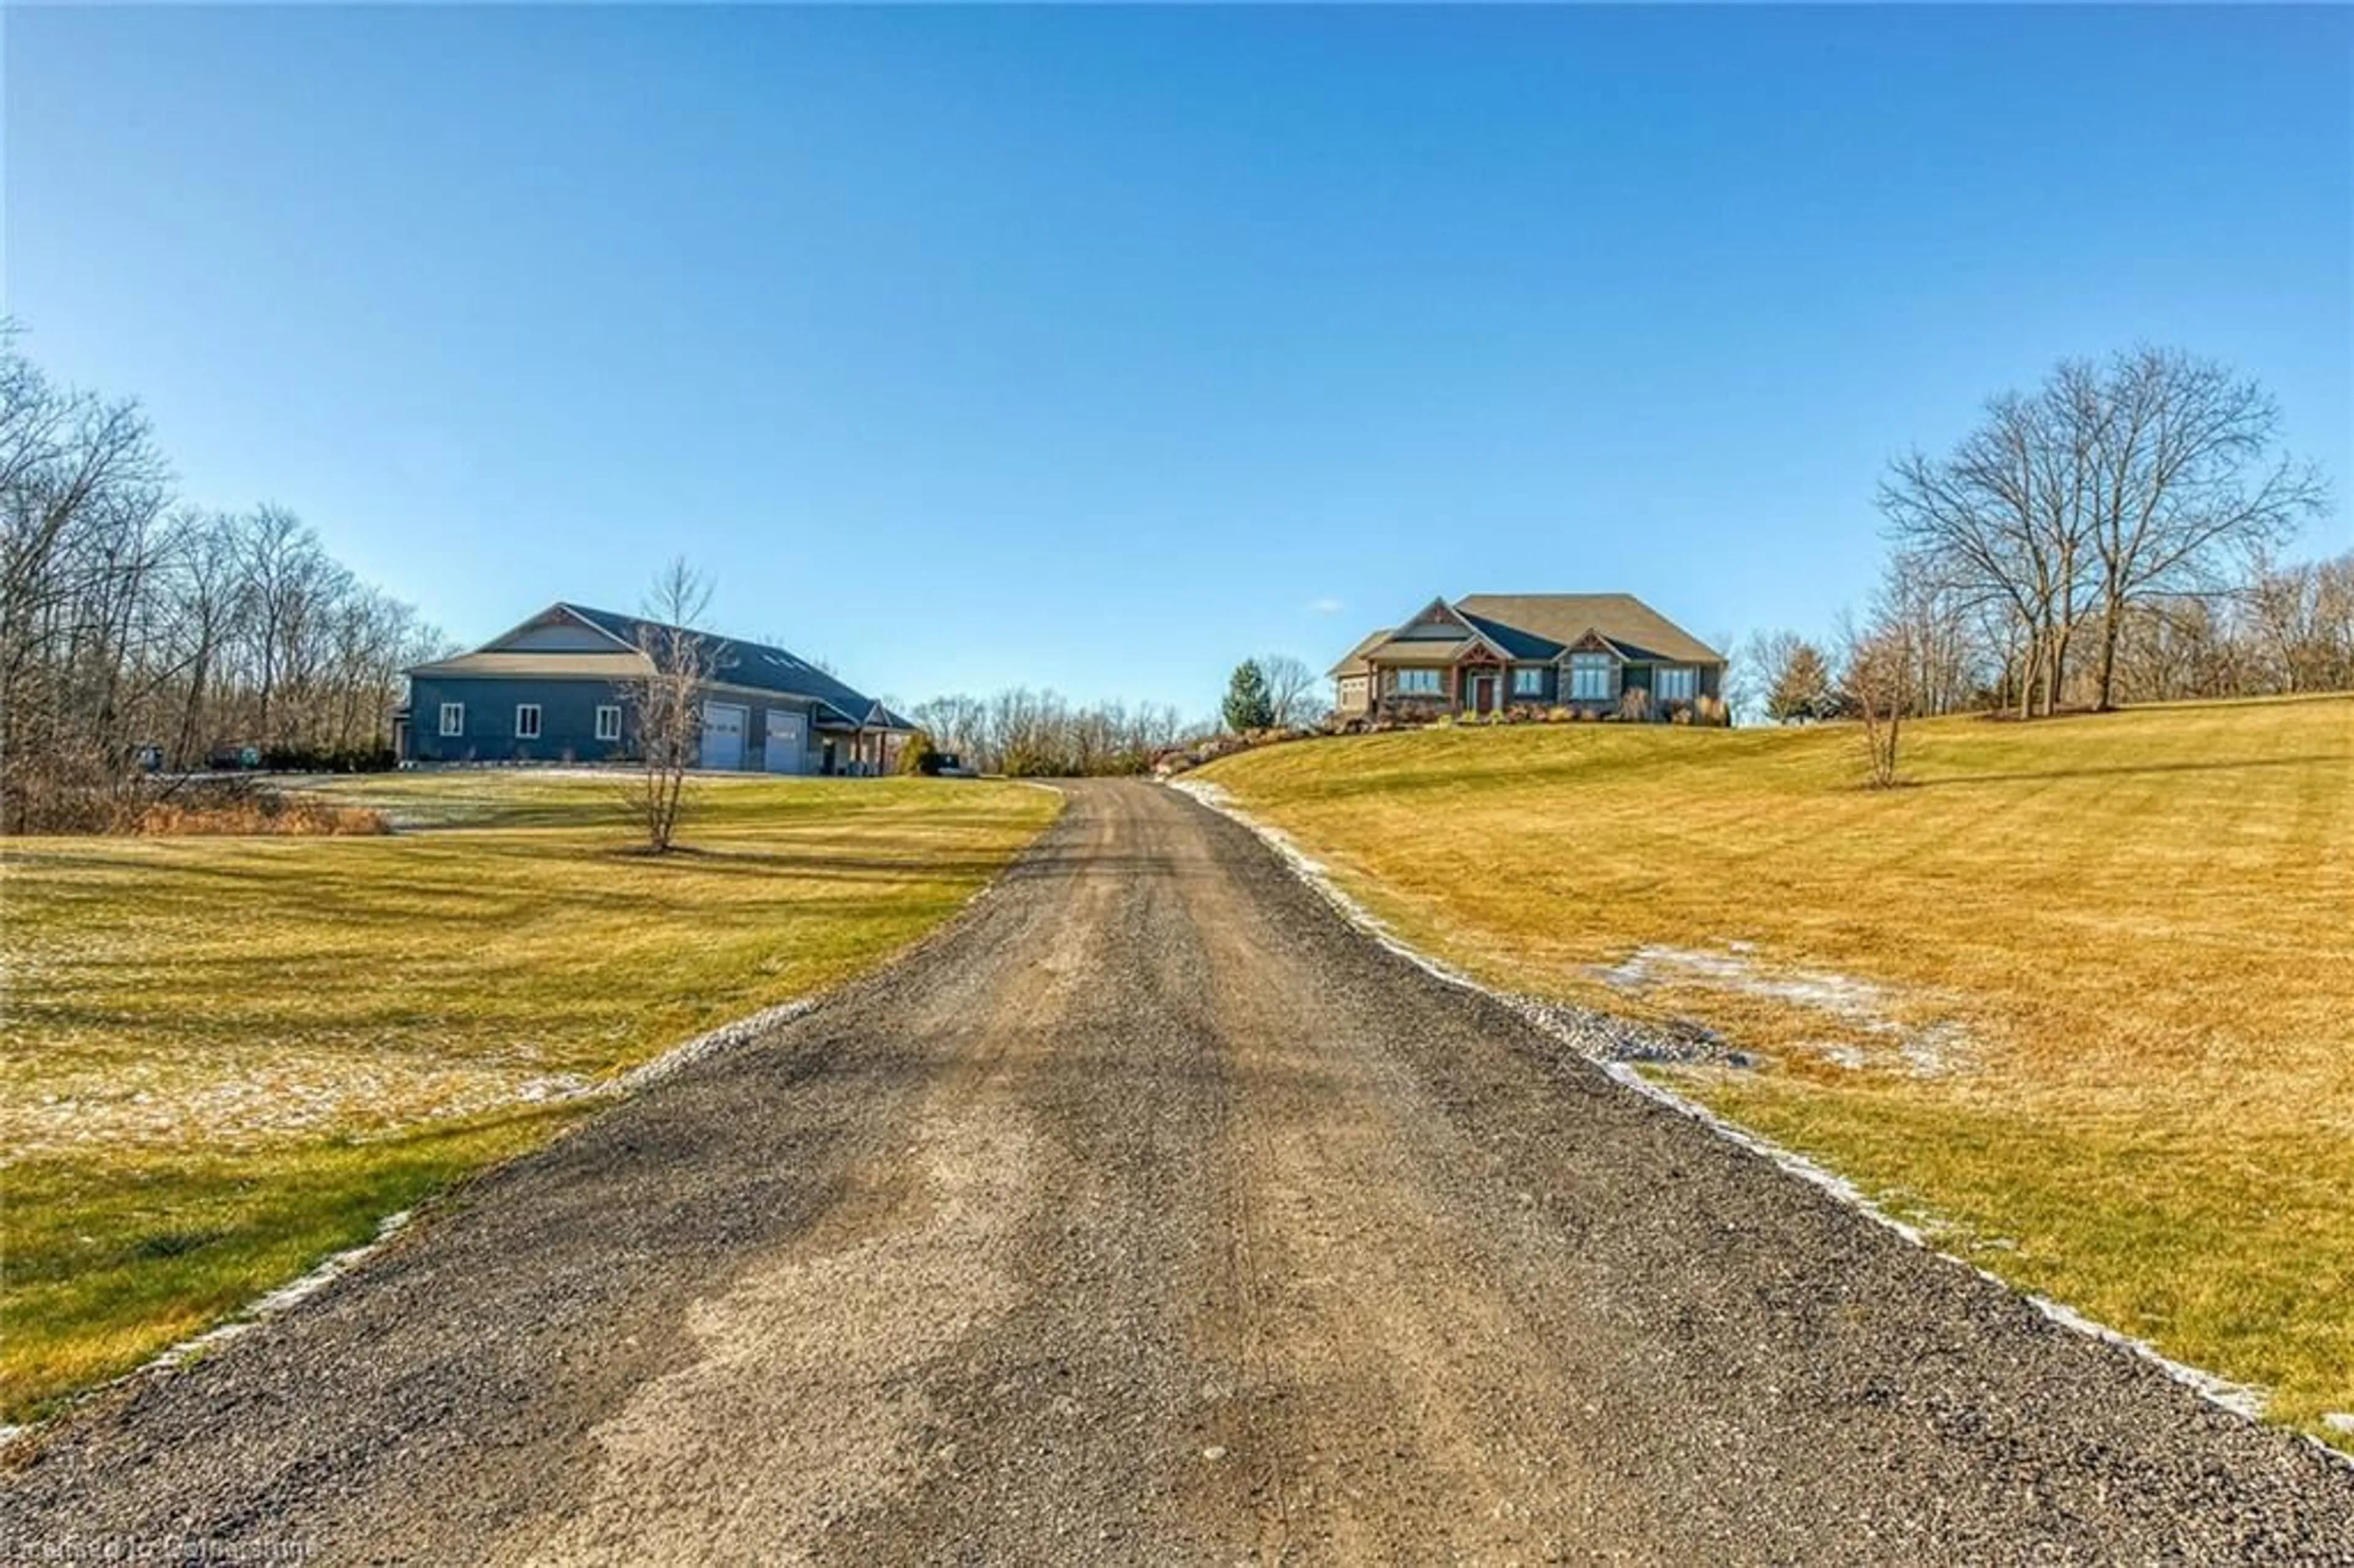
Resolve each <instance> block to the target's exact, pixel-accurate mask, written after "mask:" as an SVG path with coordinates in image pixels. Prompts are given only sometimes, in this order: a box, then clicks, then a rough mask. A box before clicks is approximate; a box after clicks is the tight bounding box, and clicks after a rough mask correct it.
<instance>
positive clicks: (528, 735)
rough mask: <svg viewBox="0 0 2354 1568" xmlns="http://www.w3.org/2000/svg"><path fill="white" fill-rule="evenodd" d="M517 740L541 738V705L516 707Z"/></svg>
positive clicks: (523, 704) (519, 704)
mask: <svg viewBox="0 0 2354 1568" xmlns="http://www.w3.org/2000/svg"><path fill="white" fill-rule="evenodd" d="M515 738H516V739H517V740H537V739H538V738H539V705H538V704H537V703H517V704H516V705H515Z"/></svg>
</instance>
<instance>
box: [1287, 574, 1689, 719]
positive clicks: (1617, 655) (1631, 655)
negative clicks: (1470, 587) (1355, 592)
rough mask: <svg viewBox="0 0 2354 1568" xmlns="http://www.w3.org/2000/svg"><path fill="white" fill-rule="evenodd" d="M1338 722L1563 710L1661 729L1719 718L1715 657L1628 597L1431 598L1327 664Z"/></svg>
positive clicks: (1492, 596)
mask: <svg viewBox="0 0 2354 1568" xmlns="http://www.w3.org/2000/svg"><path fill="white" fill-rule="evenodd" d="M1331 677H1332V681H1333V690H1334V698H1335V706H1336V707H1337V708H1338V710H1339V711H1340V713H1341V716H1343V717H1352V718H1353V717H1362V716H1368V715H1380V716H1391V717H1400V718H1415V717H1430V716H1435V715H1437V714H1458V715H1459V714H1469V715H1481V714H1491V713H1497V712H1500V711H1502V710H1504V709H1508V708H1532V709H1553V708H1568V709H1572V710H1575V711H1580V712H1583V713H1585V714H1588V715H1593V716H1597V717H1599V716H1605V715H1608V716H1617V717H1626V718H1643V719H1654V720H1659V721H1666V720H1670V719H1673V718H1676V717H1678V716H1680V715H1681V716H1684V717H1687V718H1699V719H1702V720H1706V719H1708V718H1710V717H1712V716H1719V717H1721V715H1722V714H1723V695H1724V655H1723V654H1722V653H1720V652H1717V651H1716V650H1715V649H1713V648H1711V647H1709V646H1708V645H1707V644H1706V643H1704V642H1702V641H1700V640H1699V639H1698V638H1696V637H1694V636H1692V635H1691V633H1690V632H1688V631H1686V630H1683V629H1682V628H1681V627H1679V626H1678V625H1676V624H1675V623H1674V622H1673V621H1671V620H1668V618H1667V617H1665V616H1663V615H1661V614H1660V613H1659V611H1658V610H1655V609H1652V608H1651V607H1650V606H1649V605H1647V604H1645V603H1644V602H1643V601H1642V600H1641V599H1637V598H1635V597H1634V596H1633V595H1632V594H1624V593H1532V594H1472V595H1470V596H1469V597H1468V598H1465V599H1457V600H1455V601H1454V602H1453V603H1451V604H1450V603H1448V602H1447V600H1445V599H1433V600H1432V601H1431V602H1430V603H1429V604H1428V605H1427V606H1426V607H1425V608H1424V609H1422V611H1421V612H1420V613H1418V614H1416V616H1414V617H1413V618H1412V619H1411V620H1407V621H1406V622H1405V624H1404V625H1402V626H1397V627H1393V628H1389V629H1387V630H1379V631H1375V632H1373V633H1371V634H1369V635H1368V636H1367V637H1366V638H1365V639H1364V640H1363V641H1361V642H1359V643H1358V644H1357V645H1356V647H1354V648H1352V649H1351V650H1350V651H1349V653H1348V656H1347V657H1346V658H1344V659H1342V660H1341V662H1339V663H1338V664H1335V665H1334V666H1332V669H1331Z"/></svg>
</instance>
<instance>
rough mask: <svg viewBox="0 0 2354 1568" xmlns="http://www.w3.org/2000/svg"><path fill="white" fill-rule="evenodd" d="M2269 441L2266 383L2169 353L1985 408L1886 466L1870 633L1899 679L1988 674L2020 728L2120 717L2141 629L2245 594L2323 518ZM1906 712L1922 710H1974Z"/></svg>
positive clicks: (2088, 369) (1952, 694) (2101, 366)
mask: <svg viewBox="0 0 2354 1568" xmlns="http://www.w3.org/2000/svg"><path fill="white" fill-rule="evenodd" d="M2280 427H2281V417H2280V408H2279V405H2278V404H2277V403H2276V402H2275V401H2274V398H2273V397H2272V395H2271V394H2270V393H2269V392H2267V391H2266V390H2265V389H2264V387H2262V386H2261V385H2260V384H2259V383H2257V382H2255V381H2253V380H2251V379H2248V378H2246V377H2244V376H2240V375H2238V374H2237V373H2235V372H2234V371H2232V370H2231V369H2230V368H2229V367H2228V366H2223V365H2221V364H2219V363H2217V362H2215V361H2212V360H2208V359H2202V358H2200V357H2197V356H2195V355H2190V354H2186V353H2184V352H2182V351H2180V350H2179V349H2171V348H2153V347H2143V348H2137V349H2134V350H2131V351H2129V352H2126V353H2122V354H2118V355H2114V356H2112V357H2111V358H2110V359H2108V360H2107V361H2105V362H2103V363H2097V364H2096V363H2094V362H2092V361H2088V360H2067V361H2063V362H2062V363H2061V364H2060V365H2058V366H2055V367H2054V368H2053V370H2052V373H2051V375H2050V376H2047V377H2045V379H2044V381H2043V383H2042V385H2041V386H2040V387H2037V388H2035V389H2034V390H2033V391H2031V392H2023V393H2022V392H2007V393H2004V394H2002V395H2001V396H1999V397H1994V398H1992V399H1990V400H1989V401H1988V404H1987V408H1986V413H1985V417H1984V418H1982V419H1981V421H1980V422H1979V424H1978V427H1977V428H1976V429H1972V430H1971V431H1970V432H1969V434H1968V435H1967V436H1966V437H1964V438H1963V440H1961V442H1960V443H1959V444H1958V445H1956V447H1955V448H1954V450H1952V451H1950V452H1949V453H1946V455H1944V456H1931V455H1929V454H1926V453H1924V452H1919V451H1915V452H1913V453H1911V454H1909V455H1908V456H1906V457H1904V458H1903V459H1900V460H1899V461H1897V462H1895V463H1894V464H1893V465H1892V468H1891V471H1890V472H1889V474H1888V477H1887V479H1886V481H1885V482H1883V484H1882V487H1881V493H1880V507H1881V511H1882V514H1883V516H1884V517H1885V518H1886V519H1887V524H1888V533H1889V537H1890V541H1891V543H1892V545H1893V557H1892V561H1891V564H1890V567H1889V572H1888V579H1887V582H1886V583H1885V584H1884V586H1883V588H1882V592H1881V595H1880V598H1879V602H1877V603H1876V604H1875V605H1874V606H1873V609H1872V615H1871V617H1870V621H1871V628H1877V629H1878V630H1880V631H1882V632H1885V633H1887V634H1888V636H1889V637H1890V638H1896V637H1898V636H1899V635H1900V633H1901V640H1903V641H1905V642H1906V643H1907V644H1908V648H1907V654H1908V656H1907V659H1906V660H1905V661H1904V662H1905V664H1906V665H1907V667H1908V668H1910V669H1911V670H1912V671H1913V672H1914V673H1917V674H1920V675H1923V676H1924V677H1926V678H1929V679H1932V680H1935V679H1937V678H1940V677H1943V676H1949V675H1951V676H1958V675H1960V674H1963V673H1966V667H1967V661H1968V658H1969V656H1970V655H1972V654H1978V655H1981V656H1984V657H1988V658H1990V659H1991V660H1992V661H1993V662H1995V663H1996V664H1997V665H1998V666H1999V670H1998V673H1997V675H1996V679H1995V681H1994V684H1995V686H1996V687H1997V688H1998V689H1999V692H2000V693H2001V694H2002V700H2003V701H2004V702H2005V703H2006V705H2009V706H2010V707H2012V708H2013V709H2014V710H2015V711H2016V712H2017V713H2018V714H2019V715H2020V716H2021V717H2028V716H2031V715H2035V714H2039V713H2051V712H2053V711H2056V710H2057V709H2059V708H2060V707H2062V706H2063V705H2084V706H2090V707H2094V708H2107V707H2112V706H2114V705H2115V704H2117V703H2118V702H2119V701H2122V700H2125V698H2126V695H2127V685H2128V679H2127V663H2128V659H2129V653H2130V643H2131V640H2132V639H2133V637H2134V636H2135V634H2136V633H2137V630H2146V629H2147V627H2149V626H2151V625H2154V624H2158V623H2160V622H2163V621H2165V620H2169V619H2175V620H2179V619H2180V618H2181V617H2183V616H2185V615H2187V614H2190V613H2192V612H2193V609H2194V607H2212V606H2214V605H2216V604H2219V603H2222V602H2227V601H2229V600H2231V599H2233V598H2235V597H2236V596H2239V595H2242V594H2244V593H2245V592H2246V591H2248V589H2249V588H2251V586H2252V585H2253V584H2254V583H2255V582H2257V581H2258V580H2259V578H2260V577H2261V576H2262V574H2263V571H2264V561H2265V559H2266V557H2267V556H2268V554H2269V553H2270V552H2273V551H2274V550H2276V549H2277V548H2278V547H2279V546H2281V545H2283V544H2285V543H2286V542H2287V541H2288V540H2289V539H2290V538H2291V537H2293V536H2294V535H2296V532H2297V531H2298V529H2299V528H2300V526H2301V525H2302V524H2305V523H2306V522H2307V521H2308V520H2310V519H2313V518H2317V517H2318V516H2320V515H2321V514H2323V512H2324V510H2325V509H2326V506H2327V488H2326V486H2325V485H2324V483H2323V481H2322V478H2321V475H2320V472H2319V471H2318V469H2317V468H2316V467H2315V466H2314V465H2312V464H2310V463H2306V462H2301V461H2297V460H2296V459H2295V458H2293V457H2291V456H2290V455H2289V454H2288V453H2287V452H2285V451H2284V450H2281V446H2280ZM1871 628H1867V630H1871ZM1883 640H1887V639H1883ZM1974 695H1975V693H1974V692H1968V691H1950V690H1945V689H1942V688H1941V689H1938V690H1935V691H1934V692H1929V691H1924V692H1917V693H1915V694H1914V696H1915V698H1916V699H1917V700H1918V701H1920V702H1921V703H1922V704H1923V705H1925V706H1928V707H1930V708H1931V709H1932V710H1933V711H1934V710H1935V707H1937V706H1938V705H1953V704H1956V703H1958V702H1961V701H1966V700H1968V699H1969V698H1970V697H1972V696H1974Z"/></svg>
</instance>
